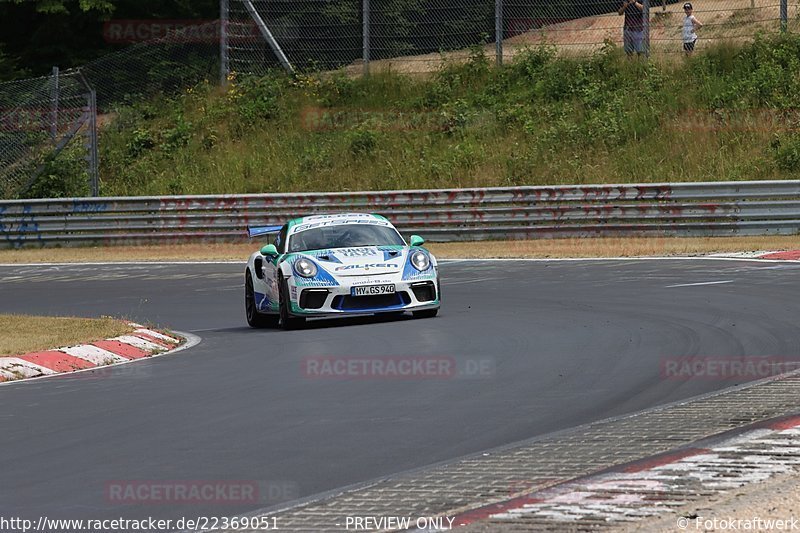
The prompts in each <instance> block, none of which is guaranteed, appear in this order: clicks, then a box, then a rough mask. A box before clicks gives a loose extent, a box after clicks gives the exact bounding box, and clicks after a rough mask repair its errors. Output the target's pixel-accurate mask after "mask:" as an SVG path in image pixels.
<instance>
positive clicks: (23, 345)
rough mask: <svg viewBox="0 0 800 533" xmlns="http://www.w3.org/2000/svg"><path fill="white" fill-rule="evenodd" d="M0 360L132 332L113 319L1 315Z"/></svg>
mask: <svg viewBox="0 0 800 533" xmlns="http://www.w3.org/2000/svg"><path fill="white" fill-rule="evenodd" d="M0 331H2V332H3V334H2V335H0V357H7V356H14V355H22V354H25V353H29V352H35V351H41V350H50V349H53V348H61V347H63V346H71V345H74V344H84V343H87V342H94V341H98V340H102V339H107V338H110V337H116V336H118V335H124V334H126V333H129V332H131V331H133V328H132V327H131V326H129V325H128V323H127V322H125V321H123V320H119V319H116V318H74V317H44V316H30V315H0Z"/></svg>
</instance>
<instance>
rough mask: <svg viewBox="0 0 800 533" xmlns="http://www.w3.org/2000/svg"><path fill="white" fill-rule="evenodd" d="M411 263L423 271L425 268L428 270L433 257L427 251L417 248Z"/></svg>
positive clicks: (412, 255)
mask: <svg viewBox="0 0 800 533" xmlns="http://www.w3.org/2000/svg"><path fill="white" fill-rule="evenodd" d="M411 264H412V265H413V266H414V268H416V269H417V270H419V271H420V272H421V271H423V270H428V267H429V266H431V259H430V258H429V257H428V254H426V253H425V252H420V251H419V250H417V251H416V252H413V253H412V254H411Z"/></svg>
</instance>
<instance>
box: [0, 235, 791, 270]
mask: <svg viewBox="0 0 800 533" xmlns="http://www.w3.org/2000/svg"><path fill="white" fill-rule="evenodd" d="M426 247H427V248H428V249H429V250H431V252H433V253H434V254H435V255H436V257H438V258H441V259H452V258H569V257H638V256H665V255H698V254H708V253H723V252H750V251H757V250H766V251H772V250H775V251H779V250H797V249H800V236H768V237H708V238H691V237H680V238H679V237H655V238H654V237H650V238H645V237H642V238H635V237H634V238H597V239H538V240H519V241H483V242H469V243H460V242H452V243H428V244H426ZM257 249H258V244H257V243H242V244H185V245H166V246H131V247H125V246H120V247H100V248H47V249H22V250H0V263H10V264H20V263H43V262H48V263H93V262H130V261H241V262H242V263H244V262H245V261H246V260H247V258H248V257H249V256H250V254H251V253H253V252H254V251H256V250H257Z"/></svg>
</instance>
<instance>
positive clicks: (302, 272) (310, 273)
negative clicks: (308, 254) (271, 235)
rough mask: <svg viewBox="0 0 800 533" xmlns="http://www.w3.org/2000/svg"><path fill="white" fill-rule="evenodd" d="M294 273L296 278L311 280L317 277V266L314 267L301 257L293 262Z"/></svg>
mask: <svg viewBox="0 0 800 533" xmlns="http://www.w3.org/2000/svg"><path fill="white" fill-rule="evenodd" d="M294 271H295V272H296V273H297V275H298V276H302V277H304V278H313V277H314V276H316V275H317V265H315V264H314V262H313V261H309V260H308V259H306V258H304V257H301V258H300V259H298V260H297V261H295V262H294Z"/></svg>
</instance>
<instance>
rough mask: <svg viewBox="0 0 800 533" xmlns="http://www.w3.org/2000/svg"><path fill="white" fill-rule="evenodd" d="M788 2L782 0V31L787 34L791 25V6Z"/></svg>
mask: <svg viewBox="0 0 800 533" xmlns="http://www.w3.org/2000/svg"><path fill="white" fill-rule="evenodd" d="M787 4H788V2H787V0H781V31H782V32H786V28H787V26H788V23H789V6H788V5H787Z"/></svg>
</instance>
